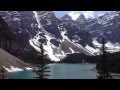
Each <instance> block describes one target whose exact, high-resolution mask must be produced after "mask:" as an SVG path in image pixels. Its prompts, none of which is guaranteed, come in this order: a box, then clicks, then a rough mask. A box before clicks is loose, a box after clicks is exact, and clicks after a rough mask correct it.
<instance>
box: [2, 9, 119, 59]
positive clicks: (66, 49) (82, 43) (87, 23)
mask: <svg viewBox="0 0 120 90" xmlns="http://www.w3.org/2000/svg"><path fill="white" fill-rule="evenodd" d="M0 15H1V16H2V18H3V19H4V20H5V21H6V22H7V24H8V25H9V26H10V27H12V28H15V31H12V32H13V33H14V34H15V35H17V36H19V37H20V38H21V39H19V41H20V42H21V43H20V44H23V45H22V47H23V48H24V49H27V50H29V49H31V46H32V47H34V48H35V49H36V50H37V51H40V50H39V48H38V46H39V44H40V43H43V46H44V49H45V50H46V53H47V54H48V56H49V57H50V59H51V60H52V61H60V60H61V59H63V58H64V57H65V56H66V54H73V53H82V54H85V55H90V56H91V55H96V54H99V47H101V38H102V37H104V38H105V39H106V47H108V51H109V52H118V51H119V50H120V44H119V43H120V39H119V36H120V32H119V28H120V12H119V11H111V12H108V13H106V14H104V15H102V16H100V17H97V18H88V19H86V18H85V16H84V15H83V14H81V15H80V16H79V17H78V19H77V20H72V18H71V17H70V16H69V15H65V16H63V17H62V18H60V19H58V18H56V16H55V14H54V12H52V11H0ZM17 29H18V30H17ZM10 31H11V30H10Z"/></svg>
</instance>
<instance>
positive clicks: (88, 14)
mask: <svg viewBox="0 0 120 90" xmlns="http://www.w3.org/2000/svg"><path fill="white" fill-rule="evenodd" d="M106 12H108V11H54V13H55V15H56V17H58V18H60V17H62V16H64V15H65V14H67V13H68V14H69V15H71V16H72V17H73V19H76V18H77V17H78V16H79V15H80V14H84V15H85V17H86V18H91V17H92V18H94V17H98V16H101V15H103V14H105V13H106Z"/></svg>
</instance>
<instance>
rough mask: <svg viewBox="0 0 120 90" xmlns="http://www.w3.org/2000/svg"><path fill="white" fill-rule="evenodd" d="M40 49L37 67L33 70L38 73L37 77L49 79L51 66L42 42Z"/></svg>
mask: <svg viewBox="0 0 120 90" xmlns="http://www.w3.org/2000/svg"><path fill="white" fill-rule="evenodd" d="M40 50H41V52H39V53H38V57H37V59H36V64H37V67H36V68H35V69H34V70H33V71H34V72H35V73H36V75H37V77H35V78H36V79H47V77H48V76H49V74H48V72H50V71H49V69H50V67H49V66H48V64H47V62H46V61H47V60H48V59H47V55H46V54H45V50H44V49H43V45H42V44H40Z"/></svg>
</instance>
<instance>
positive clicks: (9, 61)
mask: <svg viewBox="0 0 120 90" xmlns="http://www.w3.org/2000/svg"><path fill="white" fill-rule="evenodd" d="M3 67H4V68H5V70H6V71H8V72H13V71H22V70H23V69H30V68H32V66H31V65H29V64H26V63H25V62H23V61H22V60H20V59H18V58H16V57H15V56H13V55H11V54H9V53H8V52H6V51H4V50H3V49H1V48H0V70H1V68H3Z"/></svg>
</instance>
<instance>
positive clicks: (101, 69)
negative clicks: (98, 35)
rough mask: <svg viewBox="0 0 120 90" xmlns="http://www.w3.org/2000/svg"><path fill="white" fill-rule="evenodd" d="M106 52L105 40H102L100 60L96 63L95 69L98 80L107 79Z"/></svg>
mask: <svg viewBox="0 0 120 90" xmlns="http://www.w3.org/2000/svg"><path fill="white" fill-rule="evenodd" d="M107 54H108V53H107V51H106V47H105V39H104V38H103V39H102V47H101V49H100V55H101V60H100V62H98V63H97V65H96V69H97V70H98V74H99V76H98V78H99V79H106V78H108V77H109V72H108V67H107V63H108V62H107Z"/></svg>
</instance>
